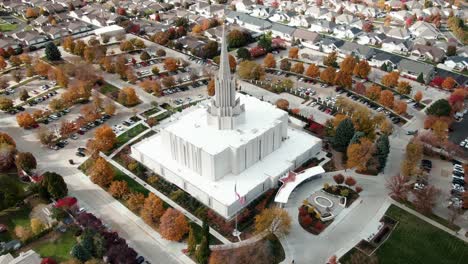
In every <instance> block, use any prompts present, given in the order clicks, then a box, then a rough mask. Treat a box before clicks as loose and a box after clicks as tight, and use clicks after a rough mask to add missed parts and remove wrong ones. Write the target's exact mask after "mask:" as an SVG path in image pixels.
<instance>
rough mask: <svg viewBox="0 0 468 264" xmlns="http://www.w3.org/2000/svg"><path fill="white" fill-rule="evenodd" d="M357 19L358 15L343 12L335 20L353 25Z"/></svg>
mask: <svg viewBox="0 0 468 264" xmlns="http://www.w3.org/2000/svg"><path fill="white" fill-rule="evenodd" d="M356 20H358V19H357V17H355V16H352V15H348V14H341V15H339V16H337V17H336V18H335V22H336V23H337V24H342V25H351V24H353V23H354V22H356Z"/></svg>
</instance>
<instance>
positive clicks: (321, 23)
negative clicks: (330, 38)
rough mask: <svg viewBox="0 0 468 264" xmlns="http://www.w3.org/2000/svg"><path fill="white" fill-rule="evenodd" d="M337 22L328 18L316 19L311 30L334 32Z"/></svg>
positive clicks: (311, 25)
mask: <svg viewBox="0 0 468 264" xmlns="http://www.w3.org/2000/svg"><path fill="white" fill-rule="evenodd" d="M335 27H336V24H335V22H330V21H327V20H316V21H314V22H313V23H311V24H310V31H313V32H319V33H320V32H325V33H332V32H333V30H334V29H335Z"/></svg>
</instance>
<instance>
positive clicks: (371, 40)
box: [357, 32, 387, 46]
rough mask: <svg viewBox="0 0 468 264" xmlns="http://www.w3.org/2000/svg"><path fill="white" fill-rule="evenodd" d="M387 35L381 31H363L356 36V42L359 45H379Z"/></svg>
mask: <svg viewBox="0 0 468 264" xmlns="http://www.w3.org/2000/svg"><path fill="white" fill-rule="evenodd" d="M386 38H387V36H386V35H385V34H383V33H376V32H371V33H366V32H363V33H362V34H360V35H359V36H358V37H357V43H359V44H361V45H373V46H380V45H381V44H382V42H383V40H384V39H386Z"/></svg>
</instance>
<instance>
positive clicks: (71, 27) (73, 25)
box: [65, 21, 93, 35]
mask: <svg viewBox="0 0 468 264" xmlns="http://www.w3.org/2000/svg"><path fill="white" fill-rule="evenodd" d="M65 28H66V29H68V31H69V32H70V34H72V35H76V34H81V33H85V32H88V31H91V30H92V29H93V27H92V26H91V25H89V24H86V23H84V22H82V21H70V22H68V24H67V25H66V27H65Z"/></svg>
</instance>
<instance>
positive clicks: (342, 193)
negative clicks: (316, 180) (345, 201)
mask: <svg viewBox="0 0 468 264" xmlns="http://www.w3.org/2000/svg"><path fill="white" fill-rule="evenodd" d="M340 195H341V196H344V197H348V195H349V190H348V189H343V190H341V191H340Z"/></svg>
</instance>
